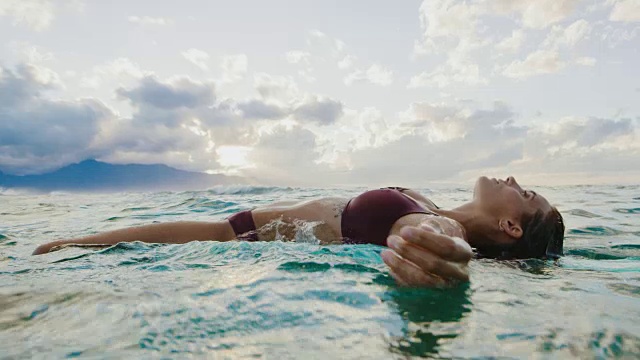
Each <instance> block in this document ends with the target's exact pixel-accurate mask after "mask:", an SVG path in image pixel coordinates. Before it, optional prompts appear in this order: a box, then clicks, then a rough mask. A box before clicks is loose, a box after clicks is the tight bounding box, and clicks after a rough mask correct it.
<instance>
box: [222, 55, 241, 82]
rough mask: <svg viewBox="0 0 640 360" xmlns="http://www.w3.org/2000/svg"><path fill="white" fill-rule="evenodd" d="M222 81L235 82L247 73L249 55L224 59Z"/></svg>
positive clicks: (231, 56) (230, 56) (228, 56)
mask: <svg viewBox="0 0 640 360" xmlns="http://www.w3.org/2000/svg"><path fill="white" fill-rule="evenodd" d="M220 66H221V67H222V81H224V82H235V81H238V80H240V79H242V78H243V77H244V75H245V74H246V73H247V55H244V54H238V55H227V56H225V57H224V58H223V59H222V64H221V65H220Z"/></svg>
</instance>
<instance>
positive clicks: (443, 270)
mask: <svg viewBox="0 0 640 360" xmlns="http://www.w3.org/2000/svg"><path fill="white" fill-rule="evenodd" d="M387 245H388V246H389V247H390V248H391V249H393V250H394V251H395V252H396V253H397V254H398V255H400V256H401V257H402V258H404V259H406V260H408V261H409V262H411V263H412V264H414V265H415V266H417V267H418V268H419V269H420V270H422V272H425V273H430V274H434V275H437V276H438V277H441V278H444V279H452V280H459V281H469V272H468V269H467V262H453V261H448V260H445V259H443V258H441V257H439V256H438V255H436V254H434V253H432V252H430V251H428V250H425V249H423V248H421V247H419V246H417V245H414V244H413V243H410V242H408V241H405V240H404V239H403V238H401V237H400V236H396V235H391V236H389V238H387Z"/></svg>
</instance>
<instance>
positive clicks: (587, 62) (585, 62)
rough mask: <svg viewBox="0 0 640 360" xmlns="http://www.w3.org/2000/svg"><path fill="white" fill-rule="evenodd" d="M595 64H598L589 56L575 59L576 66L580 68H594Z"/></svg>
mask: <svg viewBox="0 0 640 360" xmlns="http://www.w3.org/2000/svg"><path fill="white" fill-rule="evenodd" d="M596 62H598V61H597V60H596V59H594V58H592V57H589V56H583V57H580V58H577V59H576V64H578V65H582V66H594V65H595V64H596Z"/></svg>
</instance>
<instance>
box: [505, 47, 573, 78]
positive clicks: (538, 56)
mask: <svg viewBox="0 0 640 360" xmlns="http://www.w3.org/2000/svg"><path fill="white" fill-rule="evenodd" d="M565 65H566V64H565V62H563V61H562V60H561V59H560V55H559V54H558V52H556V51H552V50H538V51H536V52H533V53H531V54H529V55H528V56H527V58H526V59H524V60H516V61H514V62H512V63H511V64H509V66H507V67H506V68H505V69H504V71H503V72H502V74H503V75H505V76H507V77H510V78H517V79H526V78H528V77H531V76H534V75H540V74H552V73H555V72H558V71H560V70H561V69H562V68H564V67H565Z"/></svg>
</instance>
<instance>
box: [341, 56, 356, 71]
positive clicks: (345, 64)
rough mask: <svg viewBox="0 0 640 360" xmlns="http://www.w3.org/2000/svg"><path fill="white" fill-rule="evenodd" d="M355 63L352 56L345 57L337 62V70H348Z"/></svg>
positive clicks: (354, 58)
mask: <svg viewBox="0 0 640 360" xmlns="http://www.w3.org/2000/svg"><path fill="white" fill-rule="evenodd" d="M355 61H356V57H355V56H353V55H346V56H345V57H343V58H342V60H340V61H338V68H339V69H343V70H344V69H349V68H350V67H352V66H353V63H354V62H355Z"/></svg>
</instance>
